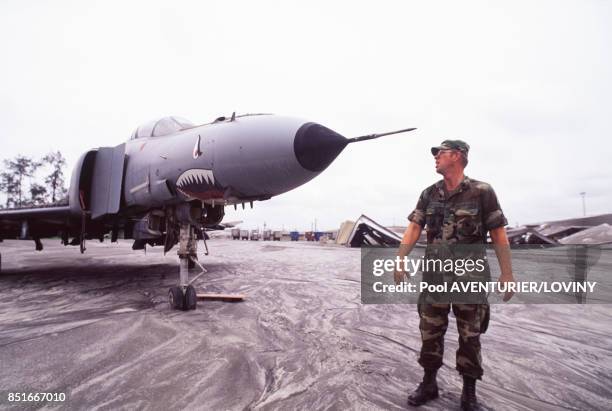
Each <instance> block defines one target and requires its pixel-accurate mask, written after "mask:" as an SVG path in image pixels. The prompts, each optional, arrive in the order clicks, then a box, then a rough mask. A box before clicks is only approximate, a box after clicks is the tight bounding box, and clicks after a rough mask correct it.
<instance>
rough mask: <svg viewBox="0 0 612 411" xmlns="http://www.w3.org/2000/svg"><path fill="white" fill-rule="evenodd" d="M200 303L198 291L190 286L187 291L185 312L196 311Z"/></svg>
mask: <svg viewBox="0 0 612 411" xmlns="http://www.w3.org/2000/svg"><path fill="white" fill-rule="evenodd" d="M197 303H198V297H197V295H196V290H195V288H193V286H191V285H188V286H187V288H186V289H185V310H195V309H196V305H197Z"/></svg>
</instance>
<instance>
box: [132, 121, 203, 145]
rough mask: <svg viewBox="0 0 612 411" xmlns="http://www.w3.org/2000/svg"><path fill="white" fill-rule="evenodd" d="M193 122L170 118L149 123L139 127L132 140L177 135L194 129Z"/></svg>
mask: <svg viewBox="0 0 612 411" xmlns="http://www.w3.org/2000/svg"><path fill="white" fill-rule="evenodd" d="M194 126H195V124H193V123H192V122H191V121H189V120H186V119H184V118H182V117H177V116H168V117H162V118H160V119H159V120H153V121H149V122H148V123H145V124H143V125H141V126H140V127H138V128H137V129H136V130H134V132H133V133H132V137H130V140H134V139H135V138H142V137H161V136H166V135H168V134H172V133H176V132H177V131H181V130H184V129H187V128H191V127H194Z"/></svg>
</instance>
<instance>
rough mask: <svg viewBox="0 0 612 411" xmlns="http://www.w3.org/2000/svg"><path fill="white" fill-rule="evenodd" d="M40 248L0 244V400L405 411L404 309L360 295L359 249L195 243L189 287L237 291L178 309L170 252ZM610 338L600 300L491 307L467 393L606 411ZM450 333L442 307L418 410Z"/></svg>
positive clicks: (446, 390) (409, 310) (611, 326)
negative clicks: (233, 299) (171, 295)
mask: <svg viewBox="0 0 612 411" xmlns="http://www.w3.org/2000/svg"><path fill="white" fill-rule="evenodd" d="M43 243H44V245H45V250H44V251H43V252H36V251H34V250H33V248H34V247H33V243H32V242H24V241H4V242H3V243H0V252H1V253H2V274H0V392H1V393H2V398H0V408H6V407H7V406H9V404H7V402H6V394H7V392H10V391H13V392H26V393H27V392H65V393H66V395H67V400H66V401H65V402H64V403H46V404H43V403H39V404H32V403H29V404H23V403H22V404H21V405H20V406H21V407H24V408H41V407H42V408H47V409H56V408H57V409H92V410H93V409H173V410H174V409H230V410H234V409H282V410H292V409H307V410H314V409H316V410H319V409H404V408H406V405H405V404H406V397H407V395H408V392H409V391H411V390H412V389H414V388H415V386H416V385H417V384H418V382H419V381H420V378H421V375H422V372H421V369H420V367H419V365H418V364H417V355H418V350H419V347H420V335H419V331H418V315H417V313H416V307H415V306H414V305H362V304H361V301H360V300H361V299H360V250H359V249H349V248H344V247H336V246H324V245H319V244H313V243H304V242H301V243H291V242H262V241H258V242H254V241H242V242H241V241H231V240H221V239H218V240H212V241H209V243H208V244H209V248H210V252H211V255H210V256H206V257H200V261H201V262H203V264H204V266H205V267H206V268H207V269H208V273H206V274H204V275H203V276H201V277H200V278H199V279H198V280H196V282H195V285H196V288H197V289H198V291H199V292H202V291H206V292H223V293H243V294H246V295H247V299H246V300H245V301H243V302H240V303H226V302H215V301H199V302H198V309H197V310H196V311H190V312H179V311H173V310H171V309H169V308H168V304H167V292H168V288H169V287H171V286H172V285H174V284H175V283H176V281H177V275H178V266H177V260H178V258H177V256H176V251H175V250H173V251H171V252H170V253H169V254H168V255H166V256H164V255H163V254H162V250H161V249H159V248H156V249H148V250H147V253H146V255H145V253H143V252H142V251H139V252H136V251H132V250H131V243H129V242H125V241H120V242H119V243H118V244H110V243H103V244H100V243H96V242H93V241H90V242H88V244H87V247H88V250H87V252H86V254H84V255H81V254H79V251H78V249H77V248H75V247H63V246H61V245H59V244H58V243H59V241H56V240H46V241H43ZM201 251H202V250H200V253H201ZM514 261H515V271H516V272H517V276H520V255H518V256H517V255H516V254H515V256H514ZM611 334H612V306H611V305H518V304H515V305H493V306H492V315H491V324H490V326H489V331H488V332H487V333H486V334H485V335H484V336H483V337H482V344H483V359H484V369H485V376H484V379H483V381H482V382H480V383H479V384H478V394H479V398H480V400H481V402H483V403H485V404H486V405H487V408H488V409H495V410H517V409H518V410H521V409H529V410H553V409H579V410H603V409H610V404H612V335H611ZM457 337H458V336H457V332H456V328H455V322H454V318H452V316H451V318H450V324H449V330H448V332H447V336H446V352H445V359H444V361H445V365H444V366H443V368H442V369H441V370H440V373H439V385H440V388H441V397H440V398H439V399H438V400H435V401H433V402H431V403H430V404H431V405H430V404H428V405H427V406H423V407H421V409H424V410H447V409H458V403H459V398H460V393H461V380H460V377H459V375H458V374H457V372H456V371H455V369H454V367H455V365H454V364H455V350H456V349H457ZM12 406H15V404H13V405H12Z"/></svg>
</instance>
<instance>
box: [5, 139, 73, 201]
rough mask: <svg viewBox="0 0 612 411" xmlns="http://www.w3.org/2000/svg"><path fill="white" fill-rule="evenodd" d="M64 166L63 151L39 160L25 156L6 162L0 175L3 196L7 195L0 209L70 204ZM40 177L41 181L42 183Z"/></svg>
mask: <svg viewBox="0 0 612 411" xmlns="http://www.w3.org/2000/svg"><path fill="white" fill-rule="evenodd" d="M65 166H66V159H65V158H64V156H63V155H62V153H61V152H60V151H55V152H50V153H49V154H47V155H45V156H44V157H43V158H41V159H40V160H34V159H33V158H31V157H26V156H22V155H17V156H16V157H15V158H13V159H8V160H4V169H3V170H2V172H1V173H0V192H2V193H4V195H5V196H6V199H5V202H4V203H3V204H0V208H18V207H32V206H41V205H47V204H57V203H60V204H61V203H65V202H67V198H66V196H67V193H68V191H67V190H66V186H65V184H66V181H65V179H64V167H65ZM41 173H43V176H42V181H41V180H40V179H39V175H40V174H41ZM41 183H42V184H41Z"/></svg>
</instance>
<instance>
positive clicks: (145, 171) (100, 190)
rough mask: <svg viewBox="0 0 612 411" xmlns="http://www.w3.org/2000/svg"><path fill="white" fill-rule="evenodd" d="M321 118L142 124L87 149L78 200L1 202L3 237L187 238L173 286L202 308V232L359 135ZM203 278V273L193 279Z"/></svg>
mask: <svg viewBox="0 0 612 411" xmlns="http://www.w3.org/2000/svg"><path fill="white" fill-rule="evenodd" d="M411 130H414V128H409V129H404V130H398V131H393V132H390V133H382V134H371V135H366V136H361V137H355V138H350V139H347V138H345V137H343V136H341V135H340V134H338V133H336V132H335V131H332V130H330V129H329V128H327V127H324V126H322V125H320V124H317V123H313V122H308V121H304V120H300V119H297V118H292V117H283V116H276V115H270V114H247V115H240V116H236V115H235V113H234V114H232V116H231V117H229V118H225V117H220V118H217V119H216V120H215V121H213V122H212V123H209V124H203V125H199V126H198V125H194V124H192V123H190V122H189V121H187V120H184V119H182V118H179V117H164V118H162V119H160V120H156V121H153V122H150V123H147V124H144V125H142V126H140V127H138V128H137V129H136V130H135V131H134V133H133V134H132V137H131V138H130V139H129V140H128V141H127V142H126V143H123V144H120V145H118V146H116V147H100V148H98V149H93V150H90V151H87V152H86V153H84V154H83V155H82V156H81V157H80V159H79V160H78V161H77V163H76V166H75V168H74V171H73V173H72V178H71V181H70V188H69V195H68V204H66V205H56V206H47V207H39V208H27V209H24V208H21V209H7V210H0V240H1V239H22V240H33V241H34V242H35V245H36V249H37V250H42V248H43V247H42V243H41V241H40V239H41V238H45V237H55V236H59V237H61V239H62V242H63V244H64V245H78V246H80V249H81V252H84V251H85V241H86V240H90V239H99V240H100V241H103V240H104V238H105V235H108V234H110V239H111V241H112V242H115V241H117V238H119V236H120V234H121V236H122V238H126V239H133V240H134V245H133V249H135V250H137V249H143V248H144V247H146V245H150V246H155V245H160V246H163V247H164V252H168V251H169V250H170V249H171V248H172V247H174V245H176V244H177V243H178V244H179V250H178V255H179V257H180V258H179V261H180V263H179V267H180V268H179V283H178V285H177V286H175V287H172V288H171V289H170V291H169V293H168V296H169V303H170V305H171V306H172V307H173V308H176V309H183V310H189V309H194V308H195V307H196V300H197V297H196V292H195V289H194V288H193V286H191V285H190V282H189V276H188V269H189V268H193V267H194V266H195V264H198V265H199V263H198V262H197V240H198V239H204V240H205V238H206V233H205V230H207V229H223V228H224V226H223V224H222V220H223V216H224V207H225V206H227V205H233V206H234V207H236V206H237V205H238V204H240V205H241V206H242V207H243V208H244V204H245V203H247V204H250V206H251V207H252V206H253V202H254V201H262V200H268V199H270V198H272V197H274V196H276V195H278V194H281V193H284V192H287V191H289V190H292V189H294V188H296V187H298V186H300V185H302V184H304V183H306V182H307V181H309V180H311V179H313V178H314V177H315V176H317V175H318V174H319V173H321V172H322V171H323V170H325V168H327V167H328V166H329V165H330V164H331V163H332V161H333V160H334V159H335V158H336V157H337V156H338V155H339V154H340V152H341V151H342V150H343V149H344V148H345V147H346V146H347V145H348V144H349V143H353V142H358V141H364V140H369V139H373V138H377V137H381V136H383V135H388V134H396V133H402V132H406V131H411ZM192 281H193V280H192Z"/></svg>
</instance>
